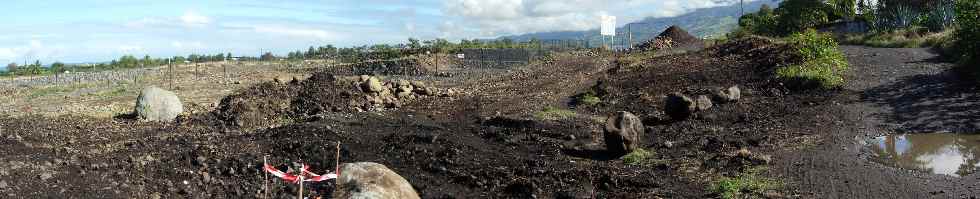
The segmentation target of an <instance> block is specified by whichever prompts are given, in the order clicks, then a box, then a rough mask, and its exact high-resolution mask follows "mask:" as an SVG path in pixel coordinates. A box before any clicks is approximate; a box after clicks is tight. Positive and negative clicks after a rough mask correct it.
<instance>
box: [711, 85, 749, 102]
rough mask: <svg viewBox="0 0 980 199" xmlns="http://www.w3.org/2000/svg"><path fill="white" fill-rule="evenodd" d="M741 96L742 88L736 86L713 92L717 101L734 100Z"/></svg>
mask: <svg viewBox="0 0 980 199" xmlns="http://www.w3.org/2000/svg"><path fill="white" fill-rule="evenodd" d="M741 98H742V90H741V89H739V88H738V86H732V87H729V88H728V89H721V90H718V92H717V93H715V100H718V101H719V102H734V101H738V100H739V99H741Z"/></svg>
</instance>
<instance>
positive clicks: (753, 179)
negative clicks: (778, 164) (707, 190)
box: [711, 167, 782, 199]
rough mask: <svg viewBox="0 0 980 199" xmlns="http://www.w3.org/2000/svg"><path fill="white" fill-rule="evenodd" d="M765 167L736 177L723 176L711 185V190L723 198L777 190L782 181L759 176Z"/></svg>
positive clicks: (743, 196)
mask: <svg viewBox="0 0 980 199" xmlns="http://www.w3.org/2000/svg"><path fill="white" fill-rule="evenodd" d="M765 169H766V168H765V167H754V168H750V169H747V170H746V171H745V172H743V173H741V174H739V175H737V176H735V177H722V178H721V179H719V180H717V181H716V182H715V183H713V184H712V185H711V186H712V187H711V190H713V191H714V192H715V193H718V194H719V195H721V197H722V198H726V199H734V198H750V196H760V195H762V194H763V193H764V192H766V191H769V190H775V189H778V188H780V187H781V186H782V183H781V182H779V181H777V180H774V179H770V178H766V177H762V176H759V173H760V172H762V171H764V170H765Z"/></svg>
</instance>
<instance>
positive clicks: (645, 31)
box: [498, 0, 781, 43]
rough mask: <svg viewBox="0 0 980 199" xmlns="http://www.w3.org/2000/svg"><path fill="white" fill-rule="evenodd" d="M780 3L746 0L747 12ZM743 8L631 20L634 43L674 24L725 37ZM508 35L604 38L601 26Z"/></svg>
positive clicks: (522, 38)
mask: <svg viewBox="0 0 980 199" xmlns="http://www.w3.org/2000/svg"><path fill="white" fill-rule="evenodd" d="M779 2H781V0H758V1H751V2H745V12H746V13H750V12H756V11H758V10H759V8H761V7H762V5H766V4H768V5H769V6H770V7H772V8H776V7H777V6H778V5H779ZM740 11H741V9H740V8H739V5H738V3H735V4H733V5H730V6H720V7H713V8H702V9H697V10H694V11H692V12H690V13H687V14H683V15H679V16H675V17H663V18H646V19H643V20H640V21H637V22H633V23H630V24H632V28H631V29H632V33H633V34H632V35H633V41H634V43H640V42H642V41H646V40H649V39H651V38H653V37H655V36H656V35H657V34H660V32H662V31H663V30H665V29H667V28H668V27H670V26H672V25H677V26H679V27H681V28H683V29H684V30H687V31H688V32H690V33H691V34H693V35H694V36H697V37H701V38H705V37H714V36H721V35H724V34H725V33H728V32H730V31H731V30H733V29H734V28H735V27H737V26H738V17H739V13H740ZM597 26H598V25H597ZM627 26H629V25H626V26H623V27H620V28H618V29H617V30H616V33H617V34H619V36H620V37H623V35H625V33H626V32H627V28H626V27H627ZM504 38H509V39H511V40H515V41H528V40H531V39H532V38H537V39H538V40H564V39H588V40H589V41H590V43H593V42H594V43H599V42H600V41H602V37H600V36H599V30H598V29H594V30H588V31H558V32H541V33H529V34H523V35H513V36H503V37H500V38H498V39H504ZM617 40H618V39H617Z"/></svg>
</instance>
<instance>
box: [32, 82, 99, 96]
mask: <svg viewBox="0 0 980 199" xmlns="http://www.w3.org/2000/svg"><path fill="white" fill-rule="evenodd" d="M88 86H90V85H89V84H72V85H66V86H48V87H43V88H34V89H31V92H30V93H29V94H28V95H27V98H28V99H37V98H40V97H44V96H50V95H56V94H64V93H68V92H73V91H75V90H78V89H81V88H84V87H88Z"/></svg>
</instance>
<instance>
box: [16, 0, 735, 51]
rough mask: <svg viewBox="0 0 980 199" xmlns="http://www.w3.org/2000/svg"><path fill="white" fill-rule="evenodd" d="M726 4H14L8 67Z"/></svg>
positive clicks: (548, 23) (116, 0) (500, 0)
mask: <svg viewBox="0 0 980 199" xmlns="http://www.w3.org/2000/svg"><path fill="white" fill-rule="evenodd" d="M717 1H718V0H626V1H616V2H615V3H613V2H612V1H606V0H421V1H399V0H347V1H341V0H292V1H290V0H280V1H268V0H265V1H262V0H209V1H203V0H196V1H192V0H169V1H160V0H155V1H149V0H98V1H96V0H89V1H86V0H6V1H5V2H4V9H3V11H2V12H0V17H2V18H4V19H7V20H6V21H5V24H4V25H3V26H2V28H0V63H9V62H18V63H20V62H23V61H24V60H36V59H39V60H41V61H42V62H44V63H50V62H54V61H62V62H69V63H77V62H98V61H108V60H111V59H114V58H117V57H119V56H122V55H124V54H133V55H143V54H149V55H151V56H154V57H163V56H174V55H186V54H190V53H219V52H230V53H233V54H247V55H253V56H257V55H258V54H259V53H260V52H262V51H271V52H274V53H279V54H281V53H285V52H287V51H290V50H297V49H305V48H306V47H309V46H320V45H326V44H333V45H336V46H352V45H366V44H374V43H400V42H403V41H405V40H406V39H407V38H409V37H414V38H421V39H432V38H447V39H450V40H459V39H463V38H491V37H496V36H501V35H508V34H520V33H529V32H539V31H559V30H588V29H594V28H598V24H599V23H598V18H599V16H601V15H616V16H618V18H619V19H620V20H619V24H625V23H627V22H629V21H633V20H637V19H640V18H643V17H665V16H674V15H679V14H683V13H684V12H687V11H690V10H693V9H696V8H703V7H711V6H718V5H721V4H725V3H719V2H717Z"/></svg>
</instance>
